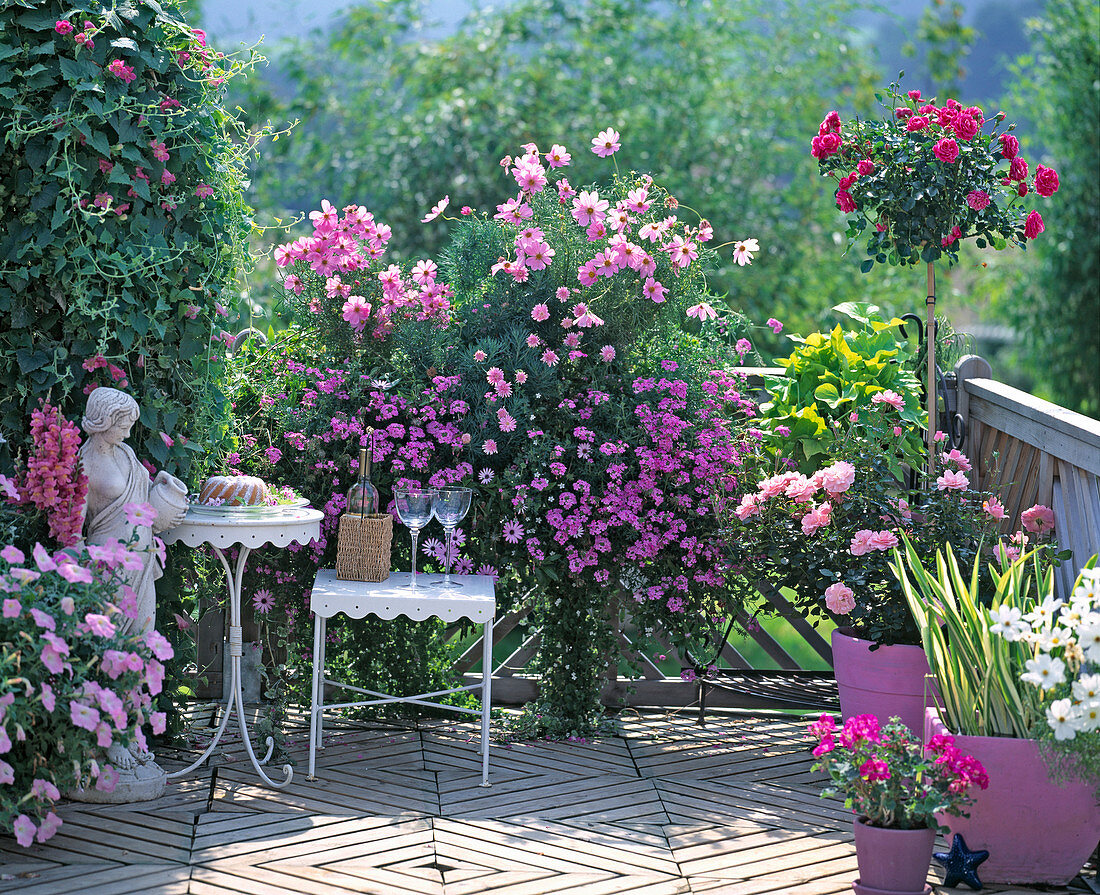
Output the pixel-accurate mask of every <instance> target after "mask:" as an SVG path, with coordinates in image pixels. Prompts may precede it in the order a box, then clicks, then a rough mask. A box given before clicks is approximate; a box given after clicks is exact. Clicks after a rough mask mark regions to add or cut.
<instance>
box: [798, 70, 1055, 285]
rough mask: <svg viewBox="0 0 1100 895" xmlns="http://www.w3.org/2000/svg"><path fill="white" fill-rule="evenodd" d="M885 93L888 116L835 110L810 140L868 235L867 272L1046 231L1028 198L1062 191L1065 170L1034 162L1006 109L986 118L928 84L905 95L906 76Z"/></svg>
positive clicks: (840, 200)
mask: <svg viewBox="0 0 1100 895" xmlns="http://www.w3.org/2000/svg"><path fill="white" fill-rule="evenodd" d="M878 99H879V103H880V104H881V105H882V108H883V110H884V113H885V114H884V115H883V117H882V118H881V119H874V120H861V119H858V118H857V119H854V120H852V121H850V122H847V123H845V122H842V121H841V118H840V115H839V114H838V113H837V112H835V111H833V112H830V113H829V114H828V115H827V116H826V117H825V120H824V121H822V123H821V127H820V128H819V130H818V134H817V136H815V137H814V138H813V140H812V145H811V150H810V152H811V154H812V155H813V157H814V158H816V159H817V160H818V167H819V169H820V171H821V173H822V174H823V175H825V176H827V177H832V178H835V179H836V180H837V191H836V203H837V207H839V208H840V210H841V211H842V212H844V213H845V214H847V215H850V217H849V225H848V240H849V246H851V245H854V244H855V243H856V241H857V240H862V239H864V238H865V237H866V240H867V242H866V252H867V259H866V260H865V261H864V262H863V265H862V269H863V271H864V272H867V271H869V270H870V269H871V268H872V267H874V265H875V264H876V263H878V264H886V263H889V264H899V265H913V264H917V263H920V262H927V263H931V262H934V261H936V260H937V259H939V258H941V257H946V258H947V259H948V263H949V264H952V263H954V262H956V261H958V257H959V243H960V242H961V241H962V240H964V239H969V238H971V237H973V238H974V239H975V242H976V245H977V246H978V247H979V248H985V247H987V246H989V247H992V248H995V249H1003V248H1005V247H1007V246H1008V245H1009V244H1010V243H1013V244H1016V245H1019V246H1021V247H1025V246H1026V242H1027V240H1030V239H1034V238H1035V237H1037V236H1038V235H1039V234H1040V233H1042V232H1043V229H1044V225H1043V219H1042V216H1041V215H1040V214H1039V212H1038V211H1035V210H1031V211H1029V212H1027V213H1026V214H1025V213H1024V211H1023V210H1021V209H1020V208H1019V205H1020V204H1022V202H1021V200H1022V199H1023V198H1024V197H1025V196H1027V195H1028V193H1037V194H1038V195H1039V196H1042V197H1044V198H1045V197H1049V196H1051V195H1053V194H1054V193H1055V192H1056V191H1057V189H1058V174H1057V172H1056V171H1054V169H1053V168H1045V167H1043V166H1042V165H1036V166H1035V170H1034V171H1030V170H1029V167H1028V163H1027V162H1026V161H1025V160H1024V158H1023V157H1022V156H1021V155H1020V143H1019V140H1018V139H1017V138H1016V137H1015V136H1014V135H1013V134H1012V133H1011V132H1012V131H1013V130H1014V129H1015V125H1007V126H1005V125H1004V120H1005V114H1004V113H1003V112H998V113H997V114H996V115H995V116H994V117H993V118H991V119H989V120H986V118H985V113H984V112H983V111H982V109H980V108H979V107H977V106H968V107H964V106H963V105H962V103H960V102H958V101H957V100H954V99H948V100H946V101H945V102H944V103H943V104H942V105H936V103H935V102H934V101H933V100H931V99H926V98H922V96H921V92H920V91H919V90H910V91H908V92H907V93H905V94H904V95H903V94H902V93H901V88H900V86H899V85H898V84H897V83H894V84H891V85H890V87H889V89H888V90H887V91H886V98H885V99H884V98H883V97H882V96H879V97H878ZM868 230H869V232H868Z"/></svg>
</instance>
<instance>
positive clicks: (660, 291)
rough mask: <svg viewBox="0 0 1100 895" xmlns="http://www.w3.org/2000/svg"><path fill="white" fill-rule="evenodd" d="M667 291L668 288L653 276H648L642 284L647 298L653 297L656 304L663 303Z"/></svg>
mask: <svg viewBox="0 0 1100 895" xmlns="http://www.w3.org/2000/svg"><path fill="white" fill-rule="evenodd" d="M667 292H668V289H666V288H665V287H664V285H662V284H661V283H659V282H658V281H657V280H655V279H653V277H646V281H645V285H643V286H642V293H643V294H644V295H645V297H646V298H649V299H652V300H653V302H654V303H655V304H662V303H663V302H664V301H665V294H666V293H667Z"/></svg>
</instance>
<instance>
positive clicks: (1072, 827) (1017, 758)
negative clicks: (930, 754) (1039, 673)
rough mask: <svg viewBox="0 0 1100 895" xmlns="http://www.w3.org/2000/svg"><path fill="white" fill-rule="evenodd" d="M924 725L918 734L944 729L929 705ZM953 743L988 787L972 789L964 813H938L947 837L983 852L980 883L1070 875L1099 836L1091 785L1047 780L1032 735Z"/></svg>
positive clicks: (1051, 880) (1051, 881)
mask: <svg viewBox="0 0 1100 895" xmlns="http://www.w3.org/2000/svg"><path fill="white" fill-rule="evenodd" d="M926 724H927V726H926V728H925V735H926V737H930V736H933V735H934V734H937V733H948V730H947V728H945V727H944V726H943V723H942V722H941V721H940V717H939V713H938V712H936V711H935V710H934V709H929V711H928V714H927V718H926ZM955 745H956V746H958V747H959V749H961V750H962V751H963V752H964V753H967V754H970V755H973V756H974V757H975V758H976V759H978V761H980V762H981V763H982V765H983V766H984V767H985V770H986V773H988V774H989V788H988V789H985V790H977V791H975V792H974V795H975V801H974V804H973V805H971V806H970V807H969V808H968V809H967V811H968V813H969V814H970V817H969V818H966V817H946V816H942V817H939V818H938V819H939V821H940V822H941V823H943V824H945V825H946V826H947V827H949V828H950V830H951V835H953V834H955V833H962V835H963V837H964V838H965V839H966V845H967V847H968V848H970V849H971V850H976V849H987V850H988V851H989V858H988V860H986V861H985V862H983V863H982V864H981V865H980V866H979V867H978V876H979V878H980V879H981V881H982V882H983V883H1011V884H1017V885H1018V884H1022V883H1044V884H1048V885H1056V886H1064V885H1065V884H1066V883H1068V882H1069V881H1070V880H1072V879H1073V878H1074V877H1075V876H1076V875H1077V874H1078V873H1079V872H1080V870H1081V867H1082V866H1083V865H1084V863H1085V861H1087V860H1088V857H1089V855H1090V854H1092V851H1093V849H1094V848H1096V843H1097V842H1098V841H1100V804H1097V801H1096V799H1095V797H1094V795H1093V788H1092V787H1091V786H1089V785H1088V784H1087V783H1084V782H1081V781H1076V780H1075V781H1073V782H1071V783H1067V784H1066V785H1065V786H1059V785H1058V784H1057V783H1056V782H1054V781H1053V780H1051V778H1050V775H1049V773H1048V772H1047V764H1046V761H1045V760H1044V759H1043V756H1042V755H1041V754H1040V751H1039V744H1038V742H1036V741H1035V740H1025V739H1015V738H1012V737H978V736H956V737H955ZM951 835H948V837H947V839H948V841H950V839H951Z"/></svg>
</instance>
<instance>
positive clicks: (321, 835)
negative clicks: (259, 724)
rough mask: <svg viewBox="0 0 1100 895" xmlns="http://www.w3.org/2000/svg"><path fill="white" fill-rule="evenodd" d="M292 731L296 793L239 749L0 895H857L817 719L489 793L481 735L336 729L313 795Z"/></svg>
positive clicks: (463, 730) (498, 765)
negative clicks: (270, 779) (810, 745)
mask: <svg viewBox="0 0 1100 895" xmlns="http://www.w3.org/2000/svg"><path fill="white" fill-rule="evenodd" d="M295 717H296V726H294V727H292V729H291V730H290V732H289V735H288V739H287V748H288V750H289V754H290V757H291V760H293V761H294V762H295V776H294V780H293V781H292V783H291V784H290V786H288V787H287V788H286V789H285V790H272V789H268V788H266V787H264V786H262V785H261V784H260V781H259V779H258V778H257V776H256V774H255V773H254V771H253V770H252V768H251V766H250V764H249V763H248V762H247V760H245V759H244V751H243V747H242V744H241V742H240V738H239V735H237V736H233V737H230V738H229V739H228V741H227V742H226V743H225V744H224V748H219V750H218V755H217V757H216V761H215V762H214V764H215V767H214V768H209V767H204V768H200V769H198V770H196V771H194V772H192V773H191V774H189V775H188V776H187V778H186V779H183V780H181V781H178V782H173V783H172V784H171V785H170V786H169V789H168V792H167V793H166V794H165V796H164V797H163V798H161V799H158V800H156V801H154V802H149V803H144V804H141V805H102V806H100V805H97V806H90V805H82V804H78V803H66V804H64V805H63V806H62V807H61V808H60V809H59V811H60V813H61V814H62V816H63V818H64V819H65V824H64V826H63V827H62V828H61V830H60V831H59V832H58V834H57V835H56V836H55V837H54V838H53V839H52V840H50V841H49V842H47V843H45V844H43V845H34V846H32V847H31V848H29V849H23V848H21V847H19V846H18V845H17V844H16V843H15V842H14V841H13V840H11V839H3V840H0V895H5V893H7V892H13V893H14V892H18V893H20V895H23V893H29V895H137V893H141V895H174V893H179V895H184V893H187V895H351V893H378V895H414V893H415V895H474V893H477V895H483V893H484V895H696V893H699V895H702V893H706V895H840V893H845V895H846V893H848V892H850V891H851V882H852V880H853V879H854V878H855V876H856V874H857V871H856V865H855V854H854V847H853V845H852V829H851V814H850V812H848V811H846V810H845V809H844V808H843V806H842V805H841V804H840V803H839V802H837V801H836V800H825V799H821V798H820V791H821V775H820V774H818V773H816V772H813V771H811V770H810V766H811V765H812V763H813V759H812V756H810V755H809V753H808V751H807V742H808V739H807V737H806V736H805V728H806V724H807V721H806V720H804V719H800V718H795V717H790V716H777V715H771V716H748V715H741V716H738V715H733V714H722V715H719V714H717V713H715V715H714V716H713V717H710V718H708V724H707V726H706V727H697V726H696V725H695V723H694V720H695V718H694V715H688V714H672V715H669V714H665V715H659V714H653V715H638V714H635V715H631V716H629V717H626V718H625V719H624V720H623V722H622V729H623V731H624V736H622V737H605V738H601V739H598V740H596V741H594V742H588V743H548V742H534V743H505V742H501V741H500V740H499V739H498V740H497V741H495V742H494V743H493V744H492V746H491V753H490V756H491V773H490V780H491V782H492V785H491V786H490V787H487V788H486V787H482V786H480V785H479V784H480V783H481V757H480V755H479V754H478V752H477V749H478V736H477V726H476V724H474V723H467V722H458V723H456V722H454V721H449V722H448V721H446V720H428V721H422V722H418V723H412V722H410V723H407V724H405V725H403V726H402V725H386V724H374V723H371V724H363V723H359V722H356V721H348V720H343V719H340V720H334V721H333V722H331V723H329V724H327V725H326V733H325V743H326V748H325V750H324V751H323V752H321V753H320V754H319V757H318V768H317V770H318V775H319V779H318V780H316V781H308V780H306V779H305V777H306V746H307V745H308V742H307V736H308V733H307V728H306V726H305V724H304V723H303V720H304V716H295ZM186 761H188V756H187V755H184V754H179V755H171V754H170V755H168V756H166V757H165V763H164V766H166V767H169V766H170V767H175V768H182V767H184V766H185V764H184V762H186ZM272 770H273V772H274V773H275V775H276V778H277V779H278V777H280V776H281V774H280V770H281V769H280V768H279V767H278V766H277V767H275V768H273V769H272ZM212 783H216V785H213V786H212ZM937 872H938V871H936V870H932V871H931V872H930V881H931V882H933V883H934V882H935V881H936V880H937V879H942V876H937V875H936V874H937ZM953 891H954V890H948V889H940V890H938V892H937V895H941V893H942V895H947V893H948V892H953ZM988 891H990V892H991V893H998V895H1010V893H1011V895H1037V893H1036V892H1035V891H1034V890H1028V889H1025V888H1018V887H1017V888H1006V887H996V886H993V887H989V888H988ZM1046 891H1047V892H1048V895H1051V893H1053V892H1055V891H1060V892H1061V893H1064V895H1069V893H1087V892H1089V891H1090V890H1089V889H1088V888H1086V887H1085V886H1084V885H1083V884H1078V885H1077V886H1076V887H1070V888H1068V889H1062V890H1049V889H1048V890H1046Z"/></svg>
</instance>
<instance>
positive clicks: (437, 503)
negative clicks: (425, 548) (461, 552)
mask: <svg viewBox="0 0 1100 895" xmlns="http://www.w3.org/2000/svg"><path fill="white" fill-rule="evenodd" d="M473 496H474V491H473V489H472V488H439V489H438V490H437V491H436V492H435V498H434V499H433V500H432V512H433V513H434V514H435V518H436V519H438V520H439V524H440V525H442V526H443V530H444V531H445V532H446V533H447V546H446V548H445V549H446V553H444V566H443V568H444V573H443V587H444V589H447V588H456V587H462V585H461V584H458V583H454V582H452V581H451V557H452V556H453V555H454V554H453V552H452V549H451V548H452V544H453V542H454V536H455V526H456V525H458V523H459V522H461V521H462V520H463V519H465V518H466V514H467V513H468V512H469V511H470V501H471V500H472V499H473Z"/></svg>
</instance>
